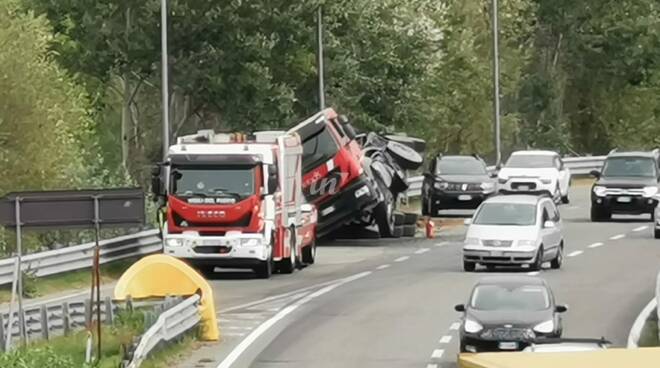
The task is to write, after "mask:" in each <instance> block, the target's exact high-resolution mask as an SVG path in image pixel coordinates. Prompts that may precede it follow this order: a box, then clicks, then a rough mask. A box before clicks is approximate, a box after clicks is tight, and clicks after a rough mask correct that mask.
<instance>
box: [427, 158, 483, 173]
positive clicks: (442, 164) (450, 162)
mask: <svg viewBox="0 0 660 368" xmlns="http://www.w3.org/2000/svg"><path fill="white" fill-rule="evenodd" d="M435 173H436V174H438V175H485V174H486V167H485V166H484V165H483V164H482V163H481V162H479V161H477V160H465V159H444V160H438V164H437V165H436V167H435Z"/></svg>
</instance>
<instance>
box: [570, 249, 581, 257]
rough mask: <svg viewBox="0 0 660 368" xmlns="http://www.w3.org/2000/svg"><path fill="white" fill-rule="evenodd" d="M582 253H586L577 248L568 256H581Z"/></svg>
mask: <svg viewBox="0 0 660 368" xmlns="http://www.w3.org/2000/svg"><path fill="white" fill-rule="evenodd" d="M582 253H584V252H583V251H581V250H576V251H575V252H571V253H569V254H568V256H569V257H577V256H579V255H580V254H582Z"/></svg>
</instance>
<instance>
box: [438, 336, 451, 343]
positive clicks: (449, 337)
mask: <svg viewBox="0 0 660 368" xmlns="http://www.w3.org/2000/svg"><path fill="white" fill-rule="evenodd" d="M450 341H451V335H445V336H442V337H441V338H440V344H449V342H450Z"/></svg>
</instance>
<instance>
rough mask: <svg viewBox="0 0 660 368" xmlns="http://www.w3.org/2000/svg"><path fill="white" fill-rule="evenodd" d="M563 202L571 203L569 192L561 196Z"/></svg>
mask: <svg viewBox="0 0 660 368" xmlns="http://www.w3.org/2000/svg"><path fill="white" fill-rule="evenodd" d="M561 203H563V204H569V203H571V200H570V199H569V198H568V194H566V195H565V196H562V197H561Z"/></svg>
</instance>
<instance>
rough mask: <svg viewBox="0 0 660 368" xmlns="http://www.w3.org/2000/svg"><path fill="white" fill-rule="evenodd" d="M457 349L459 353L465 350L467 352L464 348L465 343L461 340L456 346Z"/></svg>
mask: <svg viewBox="0 0 660 368" xmlns="http://www.w3.org/2000/svg"><path fill="white" fill-rule="evenodd" d="M458 349H459V352H461V353H467V352H468V351H467V350H466V349H465V343H464V342H463V341H461V342H460V343H459V347H458Z"/></svg>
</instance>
